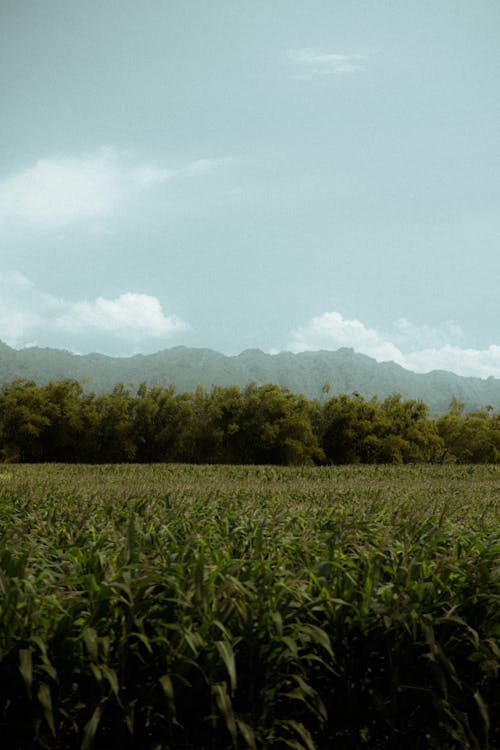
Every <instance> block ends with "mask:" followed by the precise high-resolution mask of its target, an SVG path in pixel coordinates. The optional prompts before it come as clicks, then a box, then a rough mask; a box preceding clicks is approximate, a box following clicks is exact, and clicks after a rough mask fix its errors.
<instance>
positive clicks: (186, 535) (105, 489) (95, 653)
mask: <svg viewBox="0 0 500 750" xmlns="http://www.w3.org/2000/svg"><path fill="white" fill-rule="evenodd" d="M498 478H499V477H498V469H497V468H496V467H492V466H490V467H470V466H468V467H449V466H448V467H444V466H434V467H433V466H423V467H399V468H398V467H387V466H380V467H323V468H311V469H304V468H302V469H291V468H280V469H278V468H275V467H274V468H273V467H224V468H221V467H196V466H192V467H187V466H178V465H177V466H176V465H169V466H167V465H158V466H149V467H141V466H130V465H126V466H123V465H122V466H107V467H104V466H98V467H89V466H86V467H85V466H78V467H68V466H67V465H66V466H61V465H50V466H48V465H42V464H38V465H33V466H24V465H12V466H10V467H4V470H3V471H2V472H0V530H1V533H0V587H1V600H0V601H1V604H0V636H1V637H0V736H1V737H2V747H6V748H16V749H17V750H27V749H28V748H30V750H38V749H39V748H50V750H80V749H81V750H90V749H91V748H95V750H99V749H100V748H108V747H120V748H123V750H127V749H128V750H132V749H134V750H135V749H137V750H209V749H212V748H213V749H214V750H215V748H216V749H217V750H230V748H232V749H237V748H239V749H240V750H251V749H253V750H257V749H260V748H267V749H268V750H284V749H285V748H294V749H295V750H315V749H316V750H330V749H331V748H339V749H340V750H350V749H353V750H354V748H356V750H357V749H358V748H363V747H367V748H375V749H376V748H379V749H380V750H382V749H383V750H392V749H394V750H396V749H397V750H400V748H408V750H417V749H419V750H431V749H434V750H467V749H474V750H486V749H487V748H489V749H490V750H498V748H499V747H500V731H499V730H500V725H499V723H498V718H499V716H500V685H499V677H498V669H499V666H500V649H499V645H500V644H499V640H500V581H499V577H498V570H499V564H500V536H499V531H498V529H499V521H500V518H499V506H498Z"/></svg>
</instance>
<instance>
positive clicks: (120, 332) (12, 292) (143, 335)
mask: <svg viewBox="0 0 500 750" xmlns="http://www.w3.org/2000/svg"><path fill="white" fill-rule="evenodd" d="M188 329H189V326H188V325H187V324H186V323H185V322H184V321H182V320H181V319H180V318H178V317H177V316H175V315H165V313H164V312H163V309H162V306H161V304H160V301H159V300H158V299H157V298H156V297H153V296H151V295H148V294H138V293H135V292H126V293H124V294H121V295H120V296H119V297H117V298H116V299H106V298H104V297H98V298H97V299H95V300H83V301H77V302H73V301H70V300H66V299H62V298H59V297H56V296H54V295H51V294H47V293H45V292H42V291H40V290H38V289H36V287H35V286H34V285H33V284H32V283H31V281H29V279H27V278H26V277H25V276H23V275H22V274H20V273H17V272H13V273H4V274H0V339H1V340H2V341H4V342H5V343H7V344H9V345H10V346H14V347H22V346H26V345H27V344H28V342H30V343H32V342H36V343H37V344H38V345H43V346H56V347H61V346H64V347H65V348H68V349H72V350H78V351H81V350H82V349H83V350H87V351H109V350H114V349H116V347H117V346H118V347H119V348H120V351H121V350H122V349H123V346H124V344H125V345H134V351H138V349H140V346H141V345H142V344H143V343H150V342H152V341H154V342H156V348H158V342H160V341H162V340H165V339H169V338H170V337H171V336H172V335H174V334H176V333H180V332H182V331H186V330H188ZM62 342H64V343H62Z"/></svg>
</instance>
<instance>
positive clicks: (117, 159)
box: [0, 149, 224, 229]
mask: <svg viewBox="0 0 500 750" xmlns="http://www.w3.org/2000/svg"><path fill="white" fill-rule="evenodd" d="M223 161H224V160H217V159H200V160H197V161H194V162H192V163H190V164H187V165H185V166H184V167H180V168H179V169H176V170H172V169H164V168H162V167H158V166H157V165H155V164H146V163H138V162H134V161H133V160H132V159H131V158H130V157H129V156H128V155H127V154H124V153H118V152H117V151H115V150H114V149H101V150H100V151H98V152H97V153H91V154H83V155H80V156H60V157H52V158H45V159H39V160H38V161H37V162H36V163H35V164H34V165H33V166H31V167H29V168H28V169H26V170H24V171H22V172H18V173H16V174H13V175H10V176H9V177H6V178H5V179H4V180H3V181H1V182H0V219H3V220H6V219H11V220H12V219H14V220H17V221H22V222H28V223H30V224H32V225H35V226H38V227H42V228H45V229H61V228H63V227H65V226H67V225H68V224H72V223H73V222H78V221H85V220H89V219H102V218H104V217H108V216H110V215H111V214H112V213H113V211H114V210H115V209H116V208H117V207H118V206H119V205H120V204H122V203H123V202H124V201H126V200H128V199H130V198H131V197H133V196H134V195H137V194H139V193H141V192H143V191H145V190H148V189H150V188H152V187H154V186H155V185H160V184H162V183H164V182H166V181H167V180H170V179H172V178H174V177H177V176H182V175H197V174H202V173H204V172H206V171H208V170H209V169H212V168H213V167H215V166H218V165H219V164H221V163H222V162H223Z"/></svg>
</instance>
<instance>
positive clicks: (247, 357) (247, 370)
mask: <svg viewBox="0 0 500 750" xmlns="http://www.w3.org/2000/svg"><path fill="white" fill-rule="evenodd" d="M19 377H21V378H26V379H29V380H34V381H35V382H36V383H37V384H39V385H41V384H43V383H46V382H48V381H50V380H62V379H64V378H72V379H75V380H78V381H85V388H86V389H87V390H92V391H95V392H96V393H102V392H104V391H109V390H111V389H112V388H113V386H114V385H115V384H116V383H117V382H123V383H125V384H126V385H129V384H134V385H135V386H138V385H140V383H142V382H147V383H148V384H160V385H163V386H167V385H174V386H175V387H176V389H177V391H191V390H193V389H194V388H196V386H197V385H198V384H201V385H204V386H205V387H207V388H210V387H211V386H212V385H221V386H228V385H238V386H240V387H244V386H245V385H247V384H248V383H250V382H252V381H254V382H256V383H257V384H258V385H263V384H264V383H277V384H278V385H279V386H282V387H285V388H289V389H290V390H291V391H293V392H295V393H302V394H304V395H305V396H307V397H308V398H323V399H324V398H325V397H326V396H325V394H324V393H323V392H322V389H323V386H325V385H326V384H329V385H330V391H329V393H330V395H334V394H337V393H348V394H351V393H353V392H357V393H360V394H361V395H362V396H364V397H365V398H371V397H372V396H379V398H381V399H383V398H385V397H386V396H389V395H390V394H392V393H401V395H402V396H403V397H404V398H405V399H419V400H422V401H425V403H427V404H428V405H429V407H430V410H431V413H433V414H438V413H441V412H444V411H446V410H447V409H448V407H449V404H450V401H451V399H452V397H453V396H456V398H458V400H459V401H461V402H463V403H464V404H465V405H466V408H467V409H476V408H485V407H486V406H489V405H490V406H492V407H493V408H494V409H495V411H500V380H499V379H498V378H493V377H491V378H488V379H487V380H482V379H481V378H466V377H461V376H459V375H455V374H453V373H451V372H444V371H441V370H436V371H434V372H430V373H427V374H417V373H414V372H411V371H409V370H405V369H404V368H403V367H400V366H399V365H397V364H394V362H382V363H380V362H376V360H374V359H372V358H371V357H367V356H366V355H364V354H357V353H356V352H354V351H353V350H352V349H346V348H342V349H338V350H337V351H317V352H302V353H300V354H292V353H290V352H281V353H280V354H265V353H264V352H262V351H260V350H258V349H248V350H246V351H244V352H242V353H241V354H239V355H237V356H231V357H228V356H225V355H224V354H220V353H219V352H215V351H212V350H211V349H190V348H187V347H184V346H177V347H174V348H172V349H165V350H163V351H160V352H157V353H156V354H149V355H141V354H138V355H136V356H133V357H107V356H105V355H103V354H87V355H78V354H71V353H70V352H67V351H63V350H60V349H41V348H39V347H32V348H28V349H21V350H16V349H12V348H11V347H9V346H7V345H6V344H4V343H2V342H0V384H3V383H6V382H10V381H12V380H14V378H19Z"/></svg>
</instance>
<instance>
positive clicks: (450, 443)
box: [0, 379, 500, 465]
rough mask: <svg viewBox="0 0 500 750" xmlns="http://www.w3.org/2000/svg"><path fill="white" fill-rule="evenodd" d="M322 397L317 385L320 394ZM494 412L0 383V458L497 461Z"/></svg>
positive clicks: (280, 395) (498, 428) (337, 399)
mask: <svg viewBox="0 0 500 750" xmlns="http://www.w3.org/2000/svg"><path fill="white" fill-rule="evenodd" d="M327 395H328V394H327V393H326V392H325V396H327ZM499 457H500V414H498V413H495V412H493V410H492V409H491V408H488V407H487V408H485V409H484V410H479V411H474V412H469V413H467V412H465V411H464V409H463V405H462V404H460V403H459V402H458V401H457V400H456V399H453V400H452V402H451V405H450V408H449V410H448V412H447V413H446V414H444V415H442V416H440V417H438V418H430V417H429V410H428V407H427V405H426V404H425V403H423V402H422V401H416V400H403V398H402V396H401V395H399V394H394V395H392V396H389V397H388V398H385V399H384V400H382V401H381V400H379V399H378V398H376V397H375V398H373V399H370V400H367V399H365V398H364V397H362V396H360V395H359V394H358V393H353V394H352V395H335V396H333V397H331V398H328V399H327V400H325V401H322V402H319V401H316V400H309V399H307V398H305V397H304V396H300V395H297V394H294V393H292V392H291V391H289V390H287V389H284V388H280V387H279V386H277V385H273V384H269V385H263V386H257V385H256V384H255V383H250V384H249V385H248V386H246V387H245V388H244V389H240V388H239V387H237V386H230V387H213V388H212V389H210V390H206V389H205V388H203V387H202V386H198V387H197V388H196V389H195V390H194V391H192V392H183V393H176V391H175V388H174V387H173V386H171V387H168V388H165V387H163V386H159V385H156V386H148V385H146V384H144V383H143V384H141V385H140V386H139V387H138V388H135V387H134V386H131V385H130V386H126V385H124V384H123V383H118V384H117V385H116V386H115V387H114V388H113V389H112V391H111V392H109V393H104V394H99V395H96V394H95V393H86V392H84V390H83V388H82V386H81V384H80V383H79V382H77V381H76V380H69V379H68V380H61V381H54V382H50V383H48V384H46V385H41V386H38V385H36V383H35V382H34V381H32V380H23V379H17V380H14V381H13V382H11V383H9V384H6V385H4V386H3V387H2V388H1V390H0V460H2V461H23V462H40V461H44V462H51V461H60V462H80V463H113V462H141V463H148V462H189V463H236V464H280V465H297V464H298V465H300V464H324V463H331V464H348V463H415V462H417V463H418V462H443V461H451V462H459V463H497V462H498V460H499Z"/></svg>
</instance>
